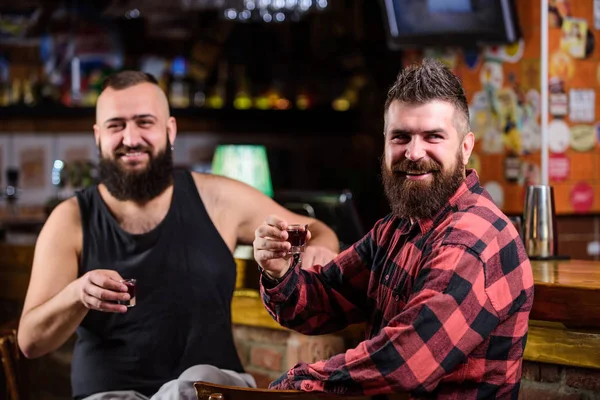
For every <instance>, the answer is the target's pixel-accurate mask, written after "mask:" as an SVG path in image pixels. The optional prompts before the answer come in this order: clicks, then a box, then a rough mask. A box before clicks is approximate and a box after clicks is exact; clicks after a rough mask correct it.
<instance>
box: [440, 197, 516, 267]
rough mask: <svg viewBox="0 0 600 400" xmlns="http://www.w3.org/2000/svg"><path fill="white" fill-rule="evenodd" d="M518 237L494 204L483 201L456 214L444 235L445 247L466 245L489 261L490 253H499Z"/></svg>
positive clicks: (484, 199) (508, 221) (486, 200)
mask: <svg viewBox="0 0 600 400" xmlns="http://www.w3.org/2000/svg"><path fill="white" fill-rule="evenodd" d="M518 237H519V234H518V232H517V230H516V229H515V227H514V226H513V225H512V223H511V222H510V220H509V219H508V217H507V216H506V215H505V214H504V213H503V212H502V211H500V209H499V208H498V207H496V205H495V204H494V203H493V202H491V201H490V200H488V199H486V198H483V197H481V200H479V201H476V202H474V203H473V204H470V205H469V206H468V207H465V208H462V209H459V210H457V211H455V212H453V213H452V216H451V218H450V221H449V223H448V224H447V226H446V227H445V229H444V232H443V244H448V245H462V246H465V247H467V248H469V249H470V250H471V251H473V252H474V253H476V254H478V255H479V256H481V257H484V258H486V254H487V253H489V250H490V249H498V248H499V247H502V246H504V245H506V244H507V243H509V242H513V241H516V239H517V238H518ZM491 244H493V246H490V245H491ZM516 244H517V246H518V241H517V243H516Z"/></svg>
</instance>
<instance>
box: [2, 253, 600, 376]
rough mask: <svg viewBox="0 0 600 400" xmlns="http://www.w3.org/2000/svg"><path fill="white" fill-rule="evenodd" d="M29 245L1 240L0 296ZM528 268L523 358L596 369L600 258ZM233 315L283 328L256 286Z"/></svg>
mask: <svg viewBox="0 0 600 400" xmlns="http://www.w3.org/2000/svg"><path fill="white" fill-rule="evenodd" d="M33 249H34V248H33V245H8V244H0V299H4V300H13V301H20V302H22V301H23V299H24V297H25V293H26V290H27V285H28V282H29V274H30V268H31V263H32V260H33ZM532 269H533V275H534V282H535V294H534V303H533V309H532V311H531V315H530V330H529V336H528V341H527V347H526V349H525V359H527V360H532V361H537V362H545V363H551V364H559V365H567V366H577V367H586V368H594V369H600V262H596V261H582V260H570V261H532ZM232 319H233V323H234V325H235V326H246V327H255V328H265V329H270V330H276V331H287V329H285V328H282V327H281V326H279V324H277V322H275V321H274V320H273V319H272V318H271V316H270V315H269V314H268V313H267V311H266V310H265V309H264V307H263V305H262V303H261V300H260V298H259V296H258V293H257V292H256V291H255V290H238V291H236V293H235V296H234V299H233V303H232ZM361 331H362V327H360V326H355V327H351V328H350V329H348V330H347V331H345V332H344V335H345V337H346V339H347V337H348V336H351V338H352V340H351V341H350V343H352V342H354V341H355V340H357V339H360V337H361ZM346 343H348V340H346Z"/></svg>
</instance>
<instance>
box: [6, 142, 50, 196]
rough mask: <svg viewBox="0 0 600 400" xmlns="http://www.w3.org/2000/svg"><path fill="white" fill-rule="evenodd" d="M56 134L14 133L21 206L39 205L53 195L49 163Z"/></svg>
mask: <svg viewBox="0 0 600 400" xmlns="http://www.w3.org/2000/svg"><path fill="white" fill-rule="evenodd" d="M54 145H55V137H54V136H53V135H35V134H23V133H19V134H18V135H14V140H13V149H14V163H15V166H16V167H17V168H18V170H19V186H20V189H21V191H20V198H19V203H20V204H23V205H38V204H39V203H40V199H42V202H45V201H46V200H48V199H49V198H50V197H51V196H53V195H54V194H55V190H54V187H53V186H52V173H51V172H52V164H53V162H54V157H55V152H54V150H55V146H54Z"/></svg>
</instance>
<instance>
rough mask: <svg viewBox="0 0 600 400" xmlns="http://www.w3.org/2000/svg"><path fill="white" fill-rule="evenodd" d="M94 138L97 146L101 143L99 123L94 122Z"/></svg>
mask: <svg viewBox="0 0 600 400" xmlns="http://www.w3.org/2000/svg"><path fill="white" fill-rule="evenodd" d="M94 140H95V141H96V146H99V145H100V128H99V127H98V124H94Z"/></svg>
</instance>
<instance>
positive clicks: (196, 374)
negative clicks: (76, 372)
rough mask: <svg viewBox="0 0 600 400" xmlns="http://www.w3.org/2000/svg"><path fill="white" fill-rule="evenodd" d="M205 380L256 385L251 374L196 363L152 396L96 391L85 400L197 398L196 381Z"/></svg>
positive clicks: (130, 392) (172, 399) (126, 392)
mask: <svg viewBox="0 0 600 400" xmlns="http://www.w3.org/2000/svg"><path fill="white" fill-rule="evenodd" d="M198 381H204V382H210V383H216V384H219V385H229V386H240V387H252V388H254V387H256V382H255V381H254V378H253V377H252V375H250V374H245V373H244V374H241V373H239V372H235V371H230V370H227V369H219V368H217V367H214V366H212V365H194V366H193V367H190V368H188V369H186V370H185V371H183V373H182V374H181V375H179V378H177V379H174V380H172V381H169V382H167V383H165V384H164V385H162V386H161V388H160V389H159V390H158V392H156V393H155V394H154V395H153V396H152V397H150V398H149V397H146V396H144V395H143V394H141V393H138V392H136V391H134V390H120V391H115V392H102V393H96V394H93V395H91V396H88V397H86V398H85V399H83V400H148V399H150V400H196V389H194V382H198Z"/></svg>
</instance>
